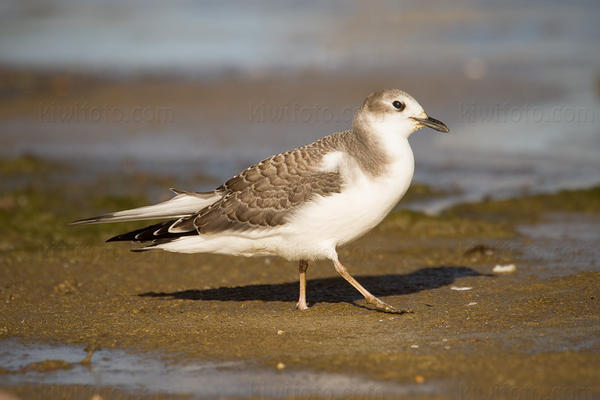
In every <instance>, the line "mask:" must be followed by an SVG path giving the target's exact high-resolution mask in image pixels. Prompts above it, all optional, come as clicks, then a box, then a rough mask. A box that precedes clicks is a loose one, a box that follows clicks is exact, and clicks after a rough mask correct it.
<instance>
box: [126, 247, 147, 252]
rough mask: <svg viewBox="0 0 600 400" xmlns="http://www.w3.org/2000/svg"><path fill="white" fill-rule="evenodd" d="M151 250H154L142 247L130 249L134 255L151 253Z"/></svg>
mask: <svg viewBox="0 0 600 400" xmlns="http://www.w3.org/2000/svg"><path fill="white" fill-rule="evenodd" d="M149 250H152V249H151V248H148V247H140V248H138V249H129V251H130V252H132V253H143V252H145V251H149Z"/></svg>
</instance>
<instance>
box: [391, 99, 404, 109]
mask: <svg viewBox="0 0 600 400" xmlns="http://www.w3.org/2000/svg"><path fill="white" fill-rule="evenodd" d="M392 105H393V106H394V107H395V108H396V109H397V110H398V111H402V110H404V108H405V107H406V105H405V104H404V103H402V102H401V101H398V100H396V101H394V102H393V103H392Z"/></svg>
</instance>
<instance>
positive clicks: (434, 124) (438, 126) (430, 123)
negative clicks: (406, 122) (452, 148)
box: [411, 115, 450, 132]
mask: <svg viewBox="0 0 600 400" xmlns="http://www.w3.org/2000/svg"><path fill="white" fill-rule="evenodd" d="M411 118H412V119H414V120H415V121H417V122H418V123H419V124H421V125H423V126H427V127H429V128H431V129H435V130H436V131H440V132H450V130H449V129H448V127H447V126H446V124H444V123H443V122H442V121H438V120H437V119H435V118H431V117H430V116H428V115H427V116H426V118H417V117H411Z"/></svg>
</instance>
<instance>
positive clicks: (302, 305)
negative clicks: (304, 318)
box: [296, 260, 308, 310]
mask: <svg viewBox="0 0 600 400" xmlns="http://www.w3.org/2000/svg"><path fill="white" fill-rule="evenodd" d="M307 269H308V261H306V260H300V264H299V265H298V271H300V298H299V299H298V303H296V308H297V309H298V310H307V309H308V306H307V305H306V270H307Z"/></svg>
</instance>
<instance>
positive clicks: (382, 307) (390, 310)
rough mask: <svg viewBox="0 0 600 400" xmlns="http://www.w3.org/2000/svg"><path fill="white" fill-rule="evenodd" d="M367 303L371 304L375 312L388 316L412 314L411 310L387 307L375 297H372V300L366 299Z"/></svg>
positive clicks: (386, 304)
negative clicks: (387, 314) (388, 314)
mask: <svg viewBox="0 0 600 400" xmlns="http://www.w3.org/2000/svg"><path fill="white" fill-rule="evenodd" d="M366 300H367V303H370V304H373V305H374V306H375V308H376V309H377V310H380V311H383V312H386V313H390V314H406V313H412V312H413V311H412V310H410V309H409V310H399V309H397V308H396V307H394V306H391V305H389V304H388V303H386V302H384V301H381V300H379V299H378V298H377V297H375V296H373V297H372V298H367V299H366Z"/></svg>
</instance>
